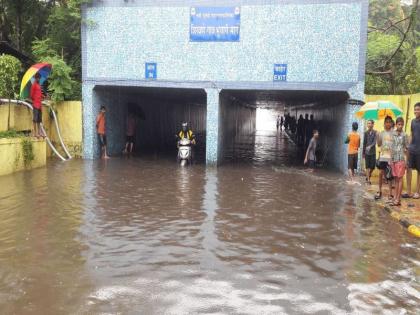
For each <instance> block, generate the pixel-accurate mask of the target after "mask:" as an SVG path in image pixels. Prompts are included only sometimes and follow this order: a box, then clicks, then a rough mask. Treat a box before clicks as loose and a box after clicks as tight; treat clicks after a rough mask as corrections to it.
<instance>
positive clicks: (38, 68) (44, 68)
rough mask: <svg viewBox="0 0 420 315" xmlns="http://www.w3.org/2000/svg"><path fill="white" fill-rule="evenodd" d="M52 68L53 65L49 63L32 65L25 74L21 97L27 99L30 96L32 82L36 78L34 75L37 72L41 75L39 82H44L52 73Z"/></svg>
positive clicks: (21, 86)
mask: <svg viewBox="0 0 420 315" xmlns="http://www.w3.org/2000/svg"><path fill="white" fill-rule="evenodd" d="M51 68H52V66H51V65H50V64H49V63H37V64H34V65H33V66H32V67H30V68H29V69H28V70H27V71H26V73H25V75H24V76H23V78H22V82H21V84H20V98H21V99H25V98H28V97H29V91H30V90H31V86H32V82H33V81H34V80H35V79H34V76H35V74H36V73H39V74H40V75H41V79H40V80H39V83H40V84H42V83H44V81H45V80H46V79H47V78H48V76H49V75H50V73H51Z"/></svg>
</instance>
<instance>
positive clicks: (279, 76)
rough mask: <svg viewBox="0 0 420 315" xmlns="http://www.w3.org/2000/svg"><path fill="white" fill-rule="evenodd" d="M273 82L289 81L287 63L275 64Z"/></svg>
mask: <svg viewBox="0 0 420 315" xmlns="http://www.w3.org/2000/svg"><path fill="white" fill-rule="evenodd" d="M273 81H287V63H275V64H274V75H273Z"/></svg>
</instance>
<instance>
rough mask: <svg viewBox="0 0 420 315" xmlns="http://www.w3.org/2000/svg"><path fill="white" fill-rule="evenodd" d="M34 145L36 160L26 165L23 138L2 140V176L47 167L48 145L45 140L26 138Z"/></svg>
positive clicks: (0, 153)
mask: <svg viewBox="0 0 420 315" xmlns="http://www.w3.org/2000/svg"><path fill="white" fill-rule="evenodd" d="M26 139H28V140H29V141H31V143H32V151H33V154H34V160H33V161H30V162H28V163H27V164H25V163H24V162H25V161H24V158H23V149H22V140H23V138H10V139H0V176H1V175H6V174H11V173H14V172H17V171H22V170H26V169H32V168H36V167H41V166H45V164H46V144H45V141H44V140H36V139H32V138H26Z"/></svg>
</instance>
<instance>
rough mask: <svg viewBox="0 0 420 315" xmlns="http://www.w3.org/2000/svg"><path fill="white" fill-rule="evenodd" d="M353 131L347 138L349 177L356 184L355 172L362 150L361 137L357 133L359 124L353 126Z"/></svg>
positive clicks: (355, 123)
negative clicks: (360, 149) (360, 150)
mask: <svg viewBox="0 0 420 315" xmlns="http://www.w3.org/2000/svg"><path fill="white" fill-rule="evenodd" d="M351 128H352V131H351V132H350V133H349V135H348V136H347V141H346V143H348V144H349V145H348V169H349V177H350V182H351V183H353V182H354V170H356V169H357V159H358V153H359V148H360V136H359V134H358V133H357V129H359V124H358V123H357V122H354V123H353V124H352V125H351Z"/></svg>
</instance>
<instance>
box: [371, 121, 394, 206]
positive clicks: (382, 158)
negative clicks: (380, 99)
mask: <svg viewBox="0 0 420 315" xmlns="http://www.w3.org/2000/svg"><path fill="white" fill-rule="evenodd" d="M393 123H394V121H393V120H392V117H390V116H386V117H385V120H384V131H382V132H381V133H379V135H378V137H377V140H376V142H377V144H378V147H379V148H380V150H381V151H380V155H379V160H378V162H379V163H378V169H379V190H378V192H377V193H376V195H375V199H376V200H378V199H380V198H382V183H383V179H384V176H385V170H386V168H387V166H388V164H389V163H390V162H391V148H392V143H393V131H392V125H393ZM388 199H389V200H390V201H391V200H393V199H394V197H393V196H392V181H389V196H388Z"/></svg>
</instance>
